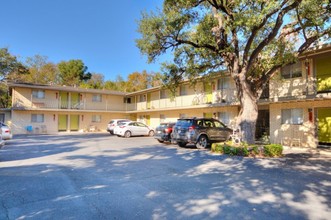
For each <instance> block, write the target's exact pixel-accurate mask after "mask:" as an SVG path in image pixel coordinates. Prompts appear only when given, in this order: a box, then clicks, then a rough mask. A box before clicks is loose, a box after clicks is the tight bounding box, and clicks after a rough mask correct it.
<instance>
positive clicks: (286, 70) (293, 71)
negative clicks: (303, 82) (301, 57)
mask: <svg viewBox="0 0 331 220" xmlns="http://www.w3.org/2000/svg"><path fill="white" fill-rule="evenodd" d="M281 73H282V77H283V78H284V79H291V78H295V77H301V76H302V69H301V62H298V63H295V64H290V65H287V66H284V67H282V69H281Z"/></svg>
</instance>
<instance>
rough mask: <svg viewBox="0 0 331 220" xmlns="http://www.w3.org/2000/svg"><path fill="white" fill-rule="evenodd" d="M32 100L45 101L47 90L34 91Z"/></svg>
mask: <svg viewBox="0 0 331 220" xmlns="http://www.w3.org/2000/svg"><path fill="white" fill-rule="evenodd" d="M32 98H35V99H45V90H42V89H34V90H32Z"/></svg>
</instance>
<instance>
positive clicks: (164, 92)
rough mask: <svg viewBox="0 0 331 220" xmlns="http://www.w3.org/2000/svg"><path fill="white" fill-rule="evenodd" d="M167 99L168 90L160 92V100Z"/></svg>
mask: <svg viewBox="0 0 331 220" xmlns="http://www.w3.org/2000/svg"><path fill="white" fill-rule="evenodd" d="M166 98H167V92H166V90H164V89H163V90H161V91H160V99H166Z"/></svg>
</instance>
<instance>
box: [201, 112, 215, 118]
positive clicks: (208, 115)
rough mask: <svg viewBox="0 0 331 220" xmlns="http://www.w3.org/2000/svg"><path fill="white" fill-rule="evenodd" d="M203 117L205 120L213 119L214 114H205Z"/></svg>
mask: <svg viewBox="0 0 331 220" xmlns="http://www.w3.org/2000/svg"><path fill="white" fill-rule="evenodd" d="M203 117H204V118H212V117H213V113H212V112H208V113H203Z"/></svg>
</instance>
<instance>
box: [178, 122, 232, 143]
mask: <svg viewBox="0 0 331 220" xmlns="http://www.w3.org/2000/svg"><path fill="white" fill-rule="evenodd" d="M232 133H233V131H232V129H230V128H228V127H226V125H224V124H223V123H222V122H220V121H219V120H216V119H213V118H182V119H178V120H177V123H176V125H175V126H174V127H173V139H174V140H175V141H176V142H177V144H178V145H179V146H180V147H185V146H186V145H187V144H195V145H196V147H197V148H202V149H204V148H206V147H207V146H208V145H209V144H211V143H213V142H218V141H225V140H228V139H229V138H230V135H232Z"/></svg>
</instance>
